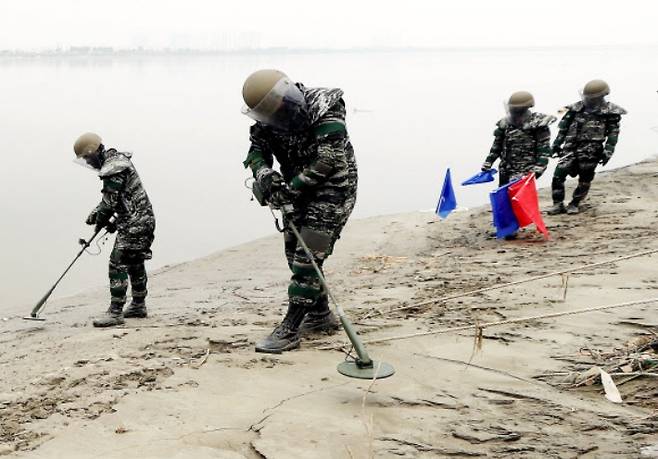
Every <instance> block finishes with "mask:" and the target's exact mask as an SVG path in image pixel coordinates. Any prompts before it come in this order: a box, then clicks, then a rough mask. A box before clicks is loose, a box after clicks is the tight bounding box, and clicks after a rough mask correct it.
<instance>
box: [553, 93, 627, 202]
mask: <svg viewBox="0 0 658 459" xmlns="http://www.w3.org/2000/svg"><path fill="white" fill-rule="evenodd" d="M624 114H626V110H624V109H623V108H621V107H619V106H618V105H615V104H612V103H610V102H604V103H603V105H601V106H600V107H597V108H596V109H593V110H589V109H586V108H585V105H584V104H583V102H576V103H575V104H572V105H569V106H568V107H567V112H566V113H565V115H564V116H563V117H562V119H561V120H560V124H559V126H558V127H559V132H558V135H557V137H556V138H555V141H554V142H553V151H554V152H556V153H557V154H558V155H559V156H560V158H561V159H560V162H559V163H558V165H557V167H556V169H555V173H554V174H553V181H552V184H551V188H552V195H553V202H555V203H559V202H562V201H563V200H564V197H565V189H564V182H565V181H566V179H567V176H572V177H578V187H577V188H576V190H575V191H574V195H573V202H574V203H575V204H576V205H577V204H578V203H580V202H581V201H582V200H583V199H585V197H586V196H587V193H588V192H589V189H590V185H591V182H592V180H593V179H594V175H595V169H596V167H597V165H598V164H599V163H600V162H602V163H607V162H608V161H609V160H610V158H612V155H613V154H614V152H615V147H616V145H617V141H618V139H619V123H620V121H621V116H622V115H624Z"/></svg>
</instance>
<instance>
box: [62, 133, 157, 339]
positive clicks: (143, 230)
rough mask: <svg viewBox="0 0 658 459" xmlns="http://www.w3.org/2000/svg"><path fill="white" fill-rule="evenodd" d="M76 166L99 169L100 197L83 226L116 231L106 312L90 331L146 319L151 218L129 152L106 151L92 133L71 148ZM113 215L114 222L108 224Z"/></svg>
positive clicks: (153, 224)
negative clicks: (127, 319) (129, 298)
mask: <svg viewBox="0 0 658 459" xmlns="http://www.w3.org/2000/svg"><path fill="white" fill-rule="evenodd" d="M73 150H74V151H75V155H76V156H77V158H78V162H80V163H82V164H83V165H87V166H90V167H92V168H93V169H95V170H97V171H98V176H99V177H100V179H101V180H102V182H103V189H102V194H103V199H102V200H101V202H100V204H98V206H96V208H95V209H94V210H93V211H92V212H91V214H89V217H87V221H86V223H87V224H88V225H96V229H99V228H103V227H105V228H106V229H107V230H108V231H109V232H114V231H117V236H116V240H115V242H114V248H113V249H112V253H111V254H110V268H109V275H110V297H111V300H110V308H109V309H108V310H107V312H106V313H105V315H103V316H102V317H100V318H98V319H95V320H94V327H111V326H113V325H121V324H123V323H124V320H123V319H124V317H137V318H143V317H146V315H147V312H146V293H147V291H146V269H145V267H144V260H150V259H151V256H152V254H151V244H152V243H153V237H154V236H153V233H154V231H155V216H154V215H153V208H152V207H151V202H150V201H149V198H148V196H147V195H146V191H145V190H144V187H143V186H142V182H141V180H140V179H139V175H137V171H136V170H135V166H133V163H132V162H131V161H130V158H131V156H132V153H122V152H118V151H117V150H115V149H114V148H110V149H109V150H107V149H105V147H104V146H103V143H102V140H101V138H100V137H99V136H98V135H96V134H93V133H87V134H83V135H81V136H80V137H79V138H78V140H76V142H75V145H74V146H73ZM112 216H115V218H116V220H115V221H114V222H112V221H111V219H112ZM128 278H130V284H131V286H132V292H131V293H132V302H131V303H130V306H128V308H127V309H126V310H125V311H124V310H123V306H124V305H125V303H126V293H127V291H128Z"/></svg>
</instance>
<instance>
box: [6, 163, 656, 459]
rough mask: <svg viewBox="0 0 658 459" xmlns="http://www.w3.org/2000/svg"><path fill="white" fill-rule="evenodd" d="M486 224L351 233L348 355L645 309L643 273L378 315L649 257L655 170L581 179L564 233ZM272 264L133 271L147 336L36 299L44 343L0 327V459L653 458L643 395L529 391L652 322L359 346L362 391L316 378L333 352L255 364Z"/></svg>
mask: <svg viewBox="0 0 658 459" xmlns="http://www.w3.org/2000/svg"><path fill="white" fill-rule="evenodd" d="M569 185H570V187H569V190H571V189H573V186H574V183H573V182H572V181H571V182H569ZM546 191H547V190H543V194H542V205H543V206H544V207H546V206H548V205H549V203H550V200H549V198H548V193H547V192H546ZM483 192H484V190H483ZM490 218H491V215H490V213H489V212H488V209H486V208H482V209H475V210H473V211H465V212H458V213H455V214H453V215H451V216H450V217H449V219H448V220H446V221H438V220H437V219H436V217H435V216H433V215H432V214H431V213H412V214H405V215H394V216H385V217H377V218H371V219H365V220H360V221H353V222H351V224H350V225H349V226H348V228H347V230H346V232H345V233H344V237H343V239H342V240H341V241H340V242H339V244H338V246H337V253H336V255H335V256H333V257H332V258H331V259H330V261H329V263H328V265H327V277H328V279H329V281H330V283H331V285H332V286H333V289H334V290H335V293H336V296H337V297H338V298H339V299H340V301H341V303H342V304H343V306H344V307H345V309H346V310H348V313H349V315H350V317H351V318H352V319H353V320H354V322H355V323H356V324H357V326H358V327H359V329H360V332H361V334H362V336H363V337H364V339H373V338H379V337H386V336H393V335H398V334H404V333H413V332H422V331H427V330H430V329H439V328H444V327H449V326H454V325H462V324H471V323H475V322H476V321H478V322H488V321H495V320H501V319H503V318H515V317H522V316H526V315H532V314H544V313H550V312H557V311H566V310H570V309H576V308H581V307H588V306H598V305H605V304H613V303H618V302H623V301H632V300H642V299H647V298H652V297H658V263H656V258H657V257H658V255H654V256H645V257H641V258H635V259H632V260H627V261H623V262H619V263H616V264H613V265H607V266H604V267H601V268H596V269H593V270H585V271H582V272H576V273H574V274H572V275H571V276H570V277H569V282H568V286H569V287H568V291H567V296H566V299H565V300H563V289H562V288H561V282H562V279H561V278H560V277H559V276H556V277H552V278H548V279H545V280H540V281H535V282H531V283H527V284H522V285H519V286H515V287H510V288H505V289H501V290H495V291H491V292H488V293H486V294H479V295H474V296H470V297H464V298H461V299H458V300H453V301H448V302H447V303H445V304H443V305H436V306H434V307H429V308H422V309H418V310H413V311H406V312H404V313H400V312H398V313H393V314H390V313H388V314H387V313H386V311H387V310H388V309H390V308H392V307H396V306H400V305H403V304H412V303H414V302H417V301H422V300H424V299H428V298H437V297H440V296H442V295H446V294H450V293H454V292H460V291H466V290H470V289H474V288H479V287H482V286H486V285H491V284H495V283H500V282H506V281H512V280H517V279H522V278H524V277H527V276H531V275H536V274H541V273H546V272H551V271H554V270H559V269H566V268H569V267H574V266H579V265H584V264H586V263H589V262H596V261H603V260H607V259H610V258H615V257H619V256H623V255H627V254H630V253H634V252H638V251H642V250H651V249H658V237H657V236H658V228H657V226H656V223H657V222H658V161H647V162H644V163H641V164H637V165H634V166H630V167H626V168H623V169H620V170H617V171H614V172H612V173H607V174H602V175H600V176H599V177H598V178H597V180H596V182H595V184H594V186H593V189H592V193H591V195H590V199H589V201H588V205H587V206H586V209H585V211H584V213H583V214H581V215H579V216H576V217H572V216H566V215H563V216H557V217H546V223H547V225H548V227H549V230H550V231H551V234H552V240H551V241H549V242H542V240H541V239H540V238H539V237H536V236H535V234H534V233H533V232H531V231H529V232H527V233H523V234H522V238H521V239H520V240H517V241H513V242H505V241H498V240H495V239H493V238H492V237H491V234H490V233H491V227H490ZM281 249H282V242H281V241H280V239H279V237H270V238H266V239H262V240H258V241H254V242H252V243H250V244H247V245H244V246H241V247H237V248H235V249H232V250H227V251H224V252H221V253H217V254H214V255H211V256H209V257H207V258H204V259H200V260H196V261H192V262H189V263H184V264H181V265H176V266H171V267H166V268H164V269H162V270H160V271H158V272H155V273H152V275H151V283H150V291H151V296H150V299H149V306H150V311H151V314H152V316H151V317H149V318H148V319H143V320H135V319H133V320H129V321H127V323H126V325H125V326H124V327H120V328H115V329H108V330H96V329H94V328H93V327H91V320H90V318H91V317H92V316H93V315H94V314H96V313H97V312H99V311H102V310H103V309H104V307H105V304H106V301H107V293H106V290H105V289H100V288H99V289H96V290H94V291H90V292H89V293H87V294H84V295H79V296H76V297H71V298H66V299H61V300H57V301H53V302H52V303H51V304H49V305H48V308H47V310H46V312H45V314H44V315H45V316H46V317H47V321H46V322H43V323H38V322H27V321H22V320H20V318H19V317H20V315H23V314H24V313H25V311H12V310H11V308H3V310H4V311H7V310H8V309H9V312H6V313H3V315H5V316H6V318H5V319H4V320H3V321H1V322H0V326H1V327H2V328H1V329H0V349H1V354H0V416H1V417H0V423H1V425H0V455H8V456H9V457H26V458H27V457H30V458H67V459H73V458H111V457H121V458H125V459H128V458H140V459H146V458H164V457H175V458H192V457H193V458H259V457H267V458H297V457H304V458H310V457H312V458H366V457H373V456H374V457H505V458H509V457H533V458H534V457H555V458H558V457H559V458H568V457H584V458H587V457H590V458H592V457H633V458H635V457H652V454H654V456H653V457H658V416H657V411H656V409H657V408H658V406H657V404H656V400H657V399H658V379H657V378H648V377H644V378H638V379H635V380H633V381H632V382H630V383H628V384H624V385H621V386H619V389H620V391H621V394H622V397H623V399H624V403H622V404H614V403H611V402H609V401H608V400H606V399H605V398H604V396H603V393H602V390H601V388H600V386H598V385H594V386H589V387H585V388H582V389H576V390H566V389H564V388H561V387H560V386H555V385H549V384H547V383H545V382H543V381H542V380H539V379H536V378H533V377H534V376H537V375H539V374H543V373H547V372H561V371H565V370H566V371H569V369H570V368H573V366H574V365H576V364H579V363H580V364H582V362H579V361H582V360H584V358H583V357H582V356H583V353H582V349H587V350H590V353H591V352H592V351H593V350H594V351H596V350H598V351H609V350H612V349H616V348H622V347H623V346H624V343H626V342H628V341H630V340H633V339H637V338H638V337H642V336H646V335H647V334H648V333H650V332H651V331H652V330H654V331H655V330H656V328H655V327H656V326H657V325H658V314H656V304H658V303H656V304H651V305H645V306H632V307H628V308H623V309H615V310H610V311H606V312H594V313H589V314H585V315H578V316H570V317H561V318H557V319H547V320H536V321H533V322H529V323H523V324H515V325H506V326H502V327H497V328H491V329H485V331H484V339H483V342H482V348H481V349H480V350H477V349H474V333H473V332H470V331H467V332H460V333H451V334H442V335H435V336H427V337H422V338H417V339H413V340H404V341H393V342H390V343H385V344H384V343H383V344H373V345H370V346H369V351H370V354H371V355H372V356H373V357H375V358H378V359H383V360H385V361H387V362H389V363H391V364H393V365H394V366H395V368H396V369H397V373H396V374H395V375H394V376H393V377H392V378H389V379H386V380H381V381H377V382H376V383H374V384H373V385H372V386H371V382H370V381H363V380H355V379H348V378H345V377H343V376H341V375H340V374H338V373H337V372H336V370H335V367H336V364H337V363H339V362H340V361H341V360H343V358H344V355H343V354H342V353H341V352H339V351H335V350H334V351H326V350H325V351H323V350H318V348H319V347H321V346H325V345H327V344H339V343H343V342H344V341H345V338H344V336H343V335H342V334H337V335H333V336H326V335H325V336H316V337H311V338H308V339H305V340H304V341H303V343H302V346H301V349H300V350H298V351H294V352H290V353H286V354H283V355H278V356H270V355H264V354H256V353H254V352H253V344H254V342H255V341H256V340H258V339H259V338H261V337H262V336H263V335H265V334H266V333H268V332H269V331H270V330H271V328H272V327H273V326H274V325H275V324H276V323H277V321H278V320H279V318H280V317H281V315H282V313H283V311H284V307H285V305H284V302H285V291H286V285H287V278H288V273H287V267H286V265H285V263H284V259H283V254H282V250H281ZM35 293H40V292H35ZM36 296H39V295H38V294H37V295H36ZM36 296H35V297H36ZM652 327H653V328H652ZM439 358H442V359H454V360H457V361H468V360H469V359H471V358H472V363H473V364H477V365H479V366H482V367H487V368H490V369H495V370H498V371H491V370H487V369H482V368H476V367H469V368H467V367H466V366H465V365H464V364H463V363H458V362H457V363H455V362H450V361H447V360H441V359H439ZM585 360H586V359H585ZM585 364H587V362H585ZM369 386H370V390H369V391H368V388H369ZM652 451H653V453H652Z"/></svg>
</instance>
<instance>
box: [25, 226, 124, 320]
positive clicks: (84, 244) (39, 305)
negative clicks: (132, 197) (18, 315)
mask: <svg viewBox="0 0 658 459" xmlns="http://www.w3.org/2000/svg"><path fill="white" fill-rule="evenodd" d="M109 221H110V222H112V223H114V222H115V221H116V215H112V217H111V218H110V220H109ZM102 230H103V227H99V228H96V230H95V231H94V234H92V235H91V237H90V238H89V240H87V241H85V240H84V239H80V240H79V242H80V245H82V248H81V249H80V251H79V252H78V254H77V255H76V256H75V258H74V259H73V261H72V262H71V264H69V265H68V267H67V268H66V270H65V271H64V272H63V273H62V275H61V276H59V279H57V281H56V282H55V283H54V284H53V286H52V287H50V290H48V291H47V292H46V294H45V295H44V296H43V298H41V299H40V300H39V301H38V302H37V304H36V305H34V307H33V308H32V312H31V313H30V316H31V317H34V318H36V317H38V315H39V311H40V310H41V309H43V306H44V305H45V304H46V301H48V298H50V295H52V293H53V292H54V291H55V288H57V286H58V285H59V283H60V282H61V280H62V279H64V276H66V274H67V273H68V272H69V270H70V269H71V268H72V267H73V265H74V264H75V262H76V261H78V258H80V257H81V256H82V254H83V253H84V251H85V250H87V249H88V248H89V246H90V245H91V243H92V242H93V240H94V239H96V237H97V236H98V234H99V233H100V232H101V231H102Z"/></svg>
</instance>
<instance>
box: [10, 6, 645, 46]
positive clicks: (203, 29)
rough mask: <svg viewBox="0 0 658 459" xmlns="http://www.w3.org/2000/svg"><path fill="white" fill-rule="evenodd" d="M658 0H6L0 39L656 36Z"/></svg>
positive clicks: (223, 41)
mask: <svg viewBox="0 0 658 459" xmlns="http://www.w3.org/2000/svg"><path fill="white" fill-rule="evenodd" d="M656 17H658V2H656V1H655V0H634V1H626V2H620V1H618V0H552V1H550V2H549V1H542V2H539V1H536V0H535V1H530V0H502V1H491V0H461V1H450V2H447V1H446V2H443V1H438V0H436V1H417V0H406V1H402V2H401V1H382V0H378V1H375V0H332V1H323V2H320V1H311V0H304V1H302V0H279V1H272V0H251V1H224V0H185V1H182V0H178V1H173V0H102V1H101V0H56V1H53V0H0V49H8V48H22V49H43V48H55V47H57V46H70V45H93V46H114V47H136V46H145V47H152V48H161V47H168V46H173V47H193V48H234V47H244V46H251V47H269V46H287V47H296V48H306V47H328V48H348V47H353V46H359V47H361V46H432V47H434V46H450V47H452V46H544V45H572V44H575V45H600V44H636V43H637V44H640V43H652V44H655V43H658V33H657V32H656V25H655V20H656Z"/></svg>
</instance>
